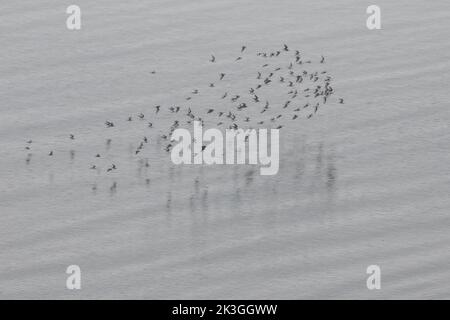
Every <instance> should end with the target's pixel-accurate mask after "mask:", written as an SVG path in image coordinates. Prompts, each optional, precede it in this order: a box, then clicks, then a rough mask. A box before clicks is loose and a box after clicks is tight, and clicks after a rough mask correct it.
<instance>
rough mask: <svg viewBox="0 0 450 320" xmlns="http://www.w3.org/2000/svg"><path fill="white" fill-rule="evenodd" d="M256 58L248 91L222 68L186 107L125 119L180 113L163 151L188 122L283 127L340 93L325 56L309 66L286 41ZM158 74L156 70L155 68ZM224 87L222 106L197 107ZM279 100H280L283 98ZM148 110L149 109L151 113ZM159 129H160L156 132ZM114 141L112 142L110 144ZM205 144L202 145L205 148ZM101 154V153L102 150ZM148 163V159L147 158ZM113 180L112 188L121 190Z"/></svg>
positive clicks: (109, 124) (149, 121)
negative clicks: (234, 88) (233, 85)
mask: <svg viewBox="0 0 450 320" xmlns="http://www.w3.org/2000/svg"><path fill="white" fill-rule="evenodd" d="M248 56H249V54H248V50H247V47H246V46H242V47H241V49H240V54H239V56H238V57H237V58H235V59H234V63H242V61H243V60H245V59H247V58H248ZM256 57H257V58H258V59H261V60H259V61H262V63H260V64H259V65H260V68H258V69H259V70H256V72H255V73H254V84H253V85H250V86H249V87H248V88H246V89H245V92H231V91H230V87H229V86H226V85H223V84H225V83H226V82H227V80H228V79H227V78H229V77H230V74H227V73H226V72H220V73H219V74H217V76H216V81H215V82H210V83H209V84H208V85H207V86H206V88H203V89H202V88H193V89H192V90H191V92H190V93H189V94H188V95H187V96H186V97H185V98H184V99H185V103H184V106H179V105H171V106H168V107H163V106H161V105H156V106H154V107H153V110H152V112H151V113H152V114H151V118H150V117H149V115H148V114H144V113H143V112H141V113H138V114H136V115H130V116H128V118H126V119H124V120H125V121H127V122H132V121H145V123H146V126H147V127H148V128H150V129H153V128H154V123H155V124H156V123H157V118H158V117H159V116H160V114H161V113H163V112H166V113H169V114H170V115H171V116H174V117H175V116H176V118H177V119H174V120H173V122H172V124H171V125H170V127H169V128H168V129H166V130H164V131H162V132H158V133H157V134H158V135H159V138H160V139H162V141H165V144H164V150H165V151H166V152H170V150H171V148H172V147H173V145H172V143H171V141H170V136H171V134H172V133H173V131H174V130H175V129H177V128H179V127H180V126H181V125H189V124H191V123H192V122H193V121H199V122H201V123H202V125H205V121H207V122H208V123H210V124H213V125H214V126H217V127H219V128H221V129H238V128H244V129H251V128H258V127H261V126H264V127H266V128H277V129H281V128H283V127H284V126H286V125H289V123H290V122H291V123H292V122H294V121H298V120H299V119H301V118H306V119H310V118H312V117H313V116H314V115H315V114H316V113H317V112H318V110H319V108H320V107H321V106H323V105H325V104H327V103H329V101H330V100H331V96H332V95H333V94H334V93H335V91H334V89H333V87H332V77H331V76H330V75H329V74H328V73H327V71H326V70H324V65H325V64H326V59H325V57H324V56H321V57H320V59H317V61H315V62H316V63H317V64H318V65H319V66H320V67H321V68H318V69H319V70H314V71H312V70H310V69H311V66H312V65H313V64H314V62H313V61H312V60H306V59H305V58H303V56H302V53H301V52H300V51H299V50H291V49H290V48H289V47H288V46H287V45H286V44H284V45H283V46H282V47H281V48H279V49H278V50H275V51H271V52H258V53H256ZM217 61H218V60H217V58H216V56H215V55H211V58H210V59H209V63H212V64H215V63H217ZM151 73H152V74H156V71H152V72H151ZM274 84H278V85H279V87H277V88H273V89H272V90H276V91H272V92H273V93H275V94H276V95H280V94H282V97H284V98H282V99H283V101H282V102H280V101H277V102H273V101H271V98H272V97H267V95H266V94H265V91H267V90H268V88H272V87H274ZM222 87H225V88H224V89H223V90H222V91H221V93H220V95H219V96H218V97H217V101H218V102H217V105H218V106H220V107H208V108H201V107H199V106H198V105H197V106H196V105H195V101H196V98H197V97H200V96H201V95H202V94H203V93H204V92H206V95H208V96H209V97H211V94H212V93H210V92H208V89H209V88H215V89H216V90H220V89H221V88H222ZM278 100H279V99H278ZM335 101H337V102H338V103H340V104H343V103H344V99H343V98H338V99H336V100H335ZM146 112H147V111H146ZM116 126H117V124H116V122H115V121H111V120H107V121H105V127H106V128H113V127H116ZM155 132H156V131H155ZM68 138H69V139H71V140H75V135H74V134H69V135H68ZM149 141H150V138H149V137H147V136H144V137H143V138H142V140H140V141H139V142H138V144H137V148H136V150H134V154H135V155H138V154H140V153H142V152H143V151H144V148H145V146H146V144H148V143H149ZM111 142H112V140H111V139H108V140H107V142H106V143H107V145H110V144H111ZM32 144H33V141H32V140H28V141H27V142H26V147H25V149H26V150H27V151H28V154H27V157H26V163H27V164H29V163H30V161H31V158H32V153H31V147H32ZM204 148H205V146H203V149H204ZM53 155H54V150H50V151H49V152H48V156H50V157H51V156H53ZM95 157H96V158H100V157H101V155H100V154H99V153H97V154H96V155H95ZM145 166H146V167H148V166H149V164H148V161H146V162H145ZM90 169H97V170H98V169H99V168H98V165H96V164H91V165H90ZM103 170H105V171H106V173H109V172H112V171H115V170H117V166H116V164H114V163H111V164H110V165H109V166H108V167H107V168H106V169H103ZM116 187H117V184H116V183H114V184H113V186H112V187H111V188H116Z"/></svg>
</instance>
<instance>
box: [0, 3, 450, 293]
mask: <svg viewBox="0 0 450 320" xmlns="http://www.w3.org/2000/svg"><path fill="white" fill-rule="evenodd" d="M76 4H77V5H79V6H80V7H81V10H82V29H81V30H80V31H69V30H67V29H66V26H65V20H66V17H67V15H66V14H65V10H66V4H62V3H60V2H59V1H50V0H48V1H44V0H40V1H20V2H5V1H3V3H2V4H1V10H0V11H1V13H0V15H1V17H0V45H1V48H2V50H0V96H1V102H0V111H1V117H0V146H1V148H0V297H1V298H12V299H21V298H32V299H49V298H62V299H92V298H99V299H107V298H109V299H117V298H126V299H216V298H226V299H248V298H254V299H259V298H261V299H302V298H314V299H316V298H324V299H332V298H342V299H349V298H356V299H382V298H383V299H393V298H405V299H424V298H426V299H430V298H434V299H438V298H447V299H448V298H449V297H450V269H449V268H448V266H449V263H450V250H449V245H450V233H449V226H450V212H449V209H450V200H449V197H448V194H449V191H450V190H449V160H450V156H449V152H448V150H449V145H450V130H449V122H450V111H449V107H450V105H449V93H448V84H449V83H450V42H449V40H448V39H449V28H450V22H449V21H450V19H449V18H450V3H449V2H448V1H444V0H438V1H433V2H432V3H431V2H427V1H406V0H402V1H395V3H393V2H392V1H377V3H376V4H377V5H379V6H380V7H381V10H382V30H373V31H370V30H368V29H367V28H366V24H365V20H366V17H367V15H366V13H365V10H366V4H364V3H361V2H360V1H356V0H346V1H334V2H333V1H323V0H320V1H314V2H310V1H299V0H268V1H260V0H258V1H257V0H252V1H245V3H244V2H242V1H234V0H230V1H219V0H194V1H182V0H170V1H167V0H164V1H162V0H152V1H149V2H142V1H126V2H123V1H95V3H94V2H92V1H85V0H77V1H76ZM283 43H287V44H288V45H289V46H290V48H292V49H298V50H300V51H301V52H302V54H303V55H304V56H305V57H306V58H307V59H312V60H314V61H315V65H317V64H318V62H317V59H318V57H319V58H320V56H321V55H324V56H326V59H327V60H326V63H325V64H324V66H323V67H324V68H326V71H327V72H328V73H329V74H331V75H332V76H333V86H334V89H335V91H336V94H335V95H334V96H333V99H334V100H333V101H330V103H328V104H327V105H326V106H324V107H323V108H321V109H320V110H319V112H318V113H317V114H316V115H314V117H312V118H311V119H306V117H305V114H303V116H302V117H301V119H299V120H298V121H290V122H289V121H286V124H285V127H284V128H283V129H281V131H280V145H281V148H280V170H279V173H278V174H277V175H274V176H261V175H260V174H259V166H250V165H234V166H233V165H223V166H219V165H216V166H206V165H205V166H188V165H184V166H175V165H173V164H172V162H171V161H170V155H169V153H167V152H165V151H164V141H163V140H161V139H160V138H158V136H160V134H161V133H163V132H165V131H164V130H166V129H167V128H168V127H169V126H170V125H171V124H172V122H173V121H174V120H175V119H176V118H175V116H174V115H173V114H171V113H169V112H167V110H166V109H167V107H169V106H173V105H182V106H190V107H191V108H192V109H193V110H194V111H195V112H199V113H201V112H204V111H205V110H207V108H208V107H210V106H211V105H214V104H215V103H216V102H217V101H218V94H219V92H221V91H219V90H218V89H217V88H213V89H211V91H208V90H209V89H208V88H207V87H208V84H209V83H210V82H213V81H216V75H217V73H218V72H222V71H223V70H225V71H226V72H227V75H228V76H229V77H230V78H228V79H227V82H224V83H223V85H224V86H228V87H227V88H229V89H230V90H231V89H233V90H237V88H242V90H247V89H248V86H249V85H250V83H252V84H253V83H254V80H253V79H254V76H255V72H254V71H255V69H254V67H255V66H256V63H257V62H255V61H256V60H255V59H257V58H256V53H257V52H260V51H270V50H278V49H279V48H281V47H282V44H283ZM242 45H246V46H247V51H246V52H245V55H244V54H242V56H243V60H242V63H241V62H236V61H234V59H235V58H236V57H237V56H239V55H240V48H241V46H242ZM211 54H214V55H215V56H216V58H217V62H216V63H214V64H212V63H210V62H209V61H208V60H209V59H210V57H211ZM247 57H248V58H247ZM280 59H281V58H280ZM240 63H241V64H240ZM152 71H156V73H154V74H153V73H151V72H152ZM250 74H251V76H250ZM233 77H234V78H233ZM249 77H251V78H249ZM216 82H217V81H216ZM195 88H197V89H199V90H200V91H201V95H200V97H199V98H198V99H199V100H198V101H197V100H196V101H193V102H186V100H185V97H186V96H187V95H189V94H190V92H191V91H192V90H193V89H195ZM216 89H217V91H214V90H216ZM278 92H279V91H277V90H276V89H273V91H272V92H271V91H269V92H268V93H267V94H268V95H270V96H271V97H272V96H273V97H275V96H276V95H277V93H278ZM339 97H343V98H344V99H345V103H344V104H340V103H338V102H337V99H338V98H339ZM158 104H160V105H161V106H162V109H164V110H163V111H161V113H159V114H158V115H156V114H155V110H154V106H155V105H158ZM139 112H142V113H144V114H145V116H146V118H148V119H149V120H142V121H140V120H139V119H137V118H136V115H137V114H138V113H139ZM129 115H133V121H132V122H127V121H126V119H127V117H128V116H129ZM250 115H251V116H252V117H253V116H254V117H256V116H259V114H258V113H257V112H255V113H252V112H250ZM205 119H209V118H207V117H206V116H205ZM107 120H108V121H113V122H114V123H115V124H116V126H115V127H114V128H106V127H105V125H104V122H105V121H107ZM147 121H152V122H153V123H154V127H153V128H148V126H147ZM209 124H210V125H213V123H212V122H211V123H209ZM70 134H74V136H75V139H74V140H71V139H70V138H69V135H70ZM143 136H148V137H149V138H150V142H149V143H148V145H146V147H145V149H144V151H143V152H141V153H140V154H139V155H137V156H136V155H135V154H134V151H135V149H136V148H137V146H138V144H139V142H140V141H141V139H142V137H143ZM29 139H32V140H33V142H32V143H31V150H26V149H25V147H26V146H27V145H28V144H27V143H26V141H27V140H29ZM108 139H111V141H112V142H111V144H110V145H108V144H107V140H108ZM50 151H53V156H48V153H49V152H50ZM29 153H30V154H32V155H31V156H28V154H29ZM97 153H99V154H100V155H101V157H100V158H95V155H96V154H97ZM27 157H30V160H29V162H28V163H27V161H26V159H27ZM112 163H114V164H116V166H117V170H114V171H112V172H109V173H106V169H107V168H108V167H109V166H110V165H111V164H112ZM145 163H148V164H149V166H148V167H147V166H145ZM93 164H96V165H97V167H98V168H97V169H89V168H90V166H91V165H93ZM114 186H115V187H114ZM73 264H76V265H79V266H80V268H81V270H82V289H81V290H68V289H66V278H67V276H68V275H67V274H66V273H65V270H66V268H67V266H69V265H73ZM369 265H379V266H380V267H381V273H382V280H381V281H382V284H381V286H382V287H381V290H368V289H367V287H366V279H367V276H368V275H367V274H366V268H367V267H368V266H369Z"/></svg>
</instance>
